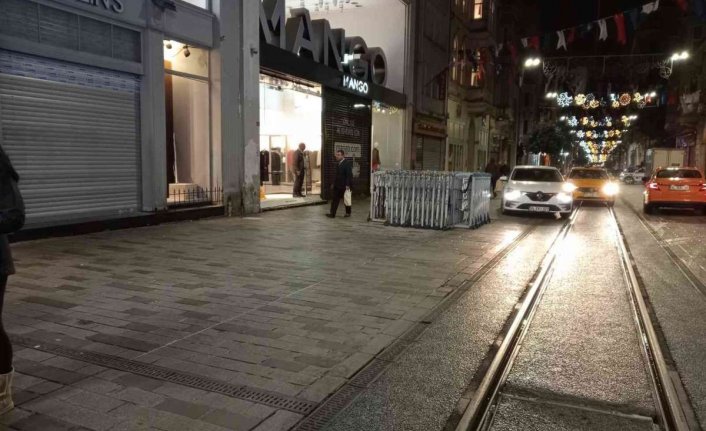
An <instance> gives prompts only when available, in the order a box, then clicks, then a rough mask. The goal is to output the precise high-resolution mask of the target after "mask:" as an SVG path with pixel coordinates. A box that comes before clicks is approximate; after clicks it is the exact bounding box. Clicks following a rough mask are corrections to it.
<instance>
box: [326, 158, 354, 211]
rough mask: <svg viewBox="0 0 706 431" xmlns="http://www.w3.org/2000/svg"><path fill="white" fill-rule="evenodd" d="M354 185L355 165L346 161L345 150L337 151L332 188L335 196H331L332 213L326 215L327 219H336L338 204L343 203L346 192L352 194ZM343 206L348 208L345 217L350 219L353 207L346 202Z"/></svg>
mask: <svg viewBox="0 0 706 431" xmlns="http://www.w3.org/2000/svg"><path fill="white" fill-rule="evenodd" d="M352 183H353V164H352V163H351V161H350V160H346V153H345V152H344V151H343V150H336V177H335V178H334V180H333V185H332V186H331V188H332V191H333V195H332V196H331V212H330V213H328V214H326V217H329V218H334V217H336V211H338V204H339V203H340V202H341V199H343V198H344V196H345V194H346V192H349V193H350V192H351V185H352ZM343 205H345V206H346V215H345V217H350V216H351V206H350V205H348V204H346V202H345V200H344V202H343Z"/></svg>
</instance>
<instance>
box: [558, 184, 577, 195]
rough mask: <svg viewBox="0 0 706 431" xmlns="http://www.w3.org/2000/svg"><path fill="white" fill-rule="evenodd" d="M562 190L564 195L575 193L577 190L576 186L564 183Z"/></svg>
mask: <svg viewBox="0 0 706 431" xmlns="http://www.w3.org/2000/svg"><path fill="white" fill-rule="evenodd" d="M561 189H562V190H563V191H564V193H573V192H574V191H575V190H576V186H575V185H573V184H571V183H564V185H563V186H561Z"/></svg>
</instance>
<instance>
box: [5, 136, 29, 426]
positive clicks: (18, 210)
mask: <svg viewBox="0 0 706 431" xmlns="http://www.w3.org/2000/svg"><path fill="white" fill-rule="evenodd" d="M19 180H20V177H19V175H17V172H16V171H15V169H14V168H13V167H12V164H11V163H10V159H9V158H8V157H7V154H5V152H4V151H3V149H2V147H0V415H2V414H3V413H6V412H8V411H10V410H12V409H13V408H14V404H13V402H12V392H11V389H12V345H10V339H9V338H8V337H7V333H6V332H5V328H4V327H3V324H2V308H3V305H4V302H5V299H4V298H5V288H6V287H7V277H8V276H9V275H11V274H14V273H15V267H14V265H13V263H12V255H11V254H10V244H9V242H8V240H7V234H8V233H12V232H16V231H18V230H20V229H21V228H22V226H23V225H24V221H25V212H24V203H23V201H22V196H21V195H20V191H19V189H18V188H17V183H18V182H19Z"/></svg>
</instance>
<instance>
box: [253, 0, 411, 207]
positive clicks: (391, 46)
mask: <svg viewBox="0 0 706 431" xmlns="http://www.w3.org/2000/svg"><path fill="white" fill-rule="evenodd" d="M309 3H311V5H309ZM302 4H303V5H305V6H306V7H301V6H302ZM317 4H318V2H311V1H309V2H302V1H301V0H287V1H285V0H263V1H262V3H261V8H260V65H261V74H260V160H259V164H260V181H261V185H262V191H263V193H261V200H262V202H261V204H262V206H263V208H265V207H272V206H277V205H280V204H284V205H287V204H291V203H292V201H293V200H296V199H297V198H293V197H292V192H293V187H294V181H295V179H296V166H295V164H296V160H297V154H296V151H297V148H298V146H299V144H300V143H304V144H305V145H306V150H305V152H304V164H305V167H306V176H305V179H304V187H303V192H304V193H305V194H306V195H307V197H308V198H310V199H311V198H312V197H313V198H314V199H318V196H320V197H321V198H322V199H327V198H328V197H329V196H328V195H329V191H330V185H331V184H332V182H333V178H334V175H335V158H334V154H335V152H336V151H337V150H339V149H341V150H343V151H345V154H346V157H348V158H350V159H351V160H352V161H353V176H354V187H353V188H354V190H353V191H354V194H358V195H365V194H368V193H369V190H370V177H371V173H372V172H374V171H376V170H379V169H399V168H401V167H402V165H403V153H404V151H403V150H404V146H405V141H407V138H406V134H405V130H406V127H405V126H406V122H407V119H406V112H405V106H406V103H407V97H406V95H405V88H406V84H407V82H408V81H407V80H408V79H409V78H410V77H409V76H408V74H407V73H406V71H407V69H409V67H408V66H409V65H408V55H407V31H406V29H407V22H408V4H407V2H405V1H401V0H374V1H373V0H368V1H359V2H358V6H355V5H352V4H351V3H346V2H338V7H335V8H334V7H331V9H324V8H319V7H317V6H316V5H317ZM309 6H310V7H309ZM363 16H365V17H366V19H362V17H363ZM370 17H375V18H373V19H371V18H370ZM390 22H397V23H399V25H398V26H391V25H386V24H385V23H388V24H389V23H390Z"/></svg>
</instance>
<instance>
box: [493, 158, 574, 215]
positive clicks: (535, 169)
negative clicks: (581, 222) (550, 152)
mask: <svg viewBox="0 0 706 431" xmlns="http://www.w3.org/2000/svg"><path fill="white" fill-rule="evenodd" d="M501 180H503V178H501ZM505 180H506V181H507V183H506V184H505V187H504V189H503V197H502V212H503V214H507V213H510V212H516V211H517V212H520V211H521V212H528V213H559V214H561V216H562V217H564V218H566V217H568V216H569V215H571V211H572V209H573V207H574V198H573V191H574V188H575V186H574V185H573V184H570V183H567V182H565V181H564V177H563V176H562V175H561V172H559V170H558V169H557V168H553V167H549V166H517V167H515V169H513V170H512V172H511V173H510V177H509V178H506V179H505Z"/></svg>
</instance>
